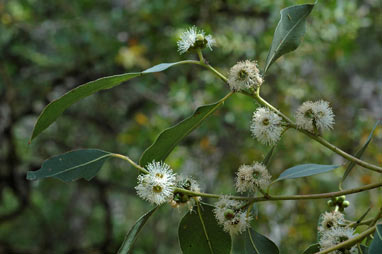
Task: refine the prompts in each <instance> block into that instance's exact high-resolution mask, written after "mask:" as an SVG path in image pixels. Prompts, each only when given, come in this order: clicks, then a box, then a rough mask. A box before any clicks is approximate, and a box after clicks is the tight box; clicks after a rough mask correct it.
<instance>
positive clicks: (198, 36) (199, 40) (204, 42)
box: [177, 26, 216, 54]
mask: <svg viewBox="0 0 382 254" xmlns="http://www.w3.org/2000/svg"><path fill="white" fill-rule="evenodd" d="M215 44H216V41H215V39H214V38H213V37H212V36H211V35H207V36H206V35H205V33H204V31H203V30H202V29H198V28H197V27H196V26H193V27H191V28H189V29H187V30H186V31H185V32H183V33H182V34H181V36H180V40H178V42H177V45H178V51H179V53H180V54H183V53H186V52H187V51H188V50H190V49H196V48H205V47H206V46H207V47H208V48H209V49H210V50H212V47H213V46H214V45H215Z"/></svg>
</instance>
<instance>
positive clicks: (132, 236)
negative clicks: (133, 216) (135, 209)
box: [118, 206, 158, 254]
mask: <svg viewBox="0 0 382 254" xmlns="http://www.w3.org/2000/svg"><path fill="white" fill-rule="evenodd" d="M157 208H158V206H156V207H154V208H153V209H152V210H150V211H149V212H147V213H146V214H144V215H142V217H140V218H139V219H138V220H137V222H135V224H134V226H133V227H132V228H131V229H130V231H129V233H127V235H126V237H125V239H124V240H123V243H122V245H121V247H120V248H119V250H118V254H127V253H129V251H130V250H131V248H132V247H133V244H134V243H135V240H137V236H138V234H139V232H140V231H141V229H142V228H143V226H144V225H145V223H146V222H147V220H148V219H149V218H150V217H151V215H152V214H153V213H154V212H155V211H156V210H157Z"/></svg>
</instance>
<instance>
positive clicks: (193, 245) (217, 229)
mask: <svg viewBox="0 0 382 254" xmlns="http://www.w3.org/2000/svg"><path fill="white" fill-rule="evenodd" d="M200 211H201V214H198V209H197V208H196V207H195V208H194V209H193V211H192V212H188V213H187V214H186V215H185V216H184V217H183V218H182V220H181V221H180V224H179V230H178V234H179V243H180V247H181V249H182V252H183V253H184V254H195V253H196V254H230V253H231V245H232V243H231V236H230V235H229V234H228V233H226V232H224V231H223V228H222V227H221V226H219V225H218V224H217V222H216V219H215V216H214V213H213V207H212V206H210V205H206V204H205V205H203V206H201V207H200Z"/></svg>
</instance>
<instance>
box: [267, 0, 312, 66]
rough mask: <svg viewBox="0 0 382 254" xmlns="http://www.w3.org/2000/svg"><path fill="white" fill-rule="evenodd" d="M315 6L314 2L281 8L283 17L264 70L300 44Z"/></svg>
mask: <svg viewBox="0 0 382 254" xmlns="http://www.w3.org/2000/svg"><path fill="white" fill-rule="evenodd" d="M313 7H314V4H302V5H294V6H291V7H288V8H285V9H282V10H281V12H280V14H281V19H280V21H279V23H278V24H277V27H276V30H275V33H274V35H273V41H272V45H271V48H270V50H269V53H268V57H267V60H266V65H265V69H264V72H266V71H267V70H268V68H269V66H270V65H271V64H272V63H273V62H274V61H276V60H277V59H278V58H279V57H280V56H282V55H284V54H286V53H288V52H291V51H293V50H295V49H296V48H297V47H298V46H299V44H300V42H301V38H302V37H303V36H304V34H305V21H306V18H307V17H308V15H309V14H310V12H311V11H312V9H313Z"/></svg>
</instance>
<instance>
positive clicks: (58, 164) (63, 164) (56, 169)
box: [27, 149, 112, 182]
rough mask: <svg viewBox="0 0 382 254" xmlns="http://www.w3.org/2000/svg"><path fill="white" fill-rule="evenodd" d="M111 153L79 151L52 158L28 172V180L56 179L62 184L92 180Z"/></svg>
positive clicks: (88, 150)
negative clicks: (38, 167)
mask: <svg viewBox="0 0 382 254" xmlns="http://www.w3.org/2000/svg"><path fill="white" fill-rule="evenodd" d="M111 155H112V153H109V152H105V151H102V150H97V149H81V150H75V151H71V152H68V153H64V154H60V155H57V156H54V157H52V158H50V159H48V160H46V161H44V163H43V164H42V167H41V168H40V169H39V170H37V171H28V172H27V179H28V180H37V179H41V178H46V177H54V178H58V179H60V180H62V181H64V182H70V181H74V180H77V179H80V178H85V179H86V180H88V181H89V180H90V179H92V178H93V177H94V176H95V175H96V174H97V173H98V171H99V170H100V169H101V167H102V165H103V163H104V162H105V161H106V160H107V159H108V158H110V156H111Z"/></svg>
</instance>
